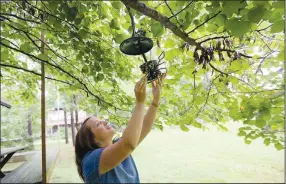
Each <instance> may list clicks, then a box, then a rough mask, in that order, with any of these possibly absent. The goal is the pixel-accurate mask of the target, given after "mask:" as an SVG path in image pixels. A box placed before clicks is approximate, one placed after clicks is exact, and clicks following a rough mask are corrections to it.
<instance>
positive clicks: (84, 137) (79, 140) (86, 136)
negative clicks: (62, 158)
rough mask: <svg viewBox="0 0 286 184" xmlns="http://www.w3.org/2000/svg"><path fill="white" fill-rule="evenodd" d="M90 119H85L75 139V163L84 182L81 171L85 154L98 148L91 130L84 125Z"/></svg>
mask: <svg viewBox="0 0 286 184" xmlns="http://www.w3.org/2000/svg"><path fill="white" fill-rule="evenodd" d="M90 118H91V117H89V118H87V119H86V120H85V121H84V122H83V123H82V126H81V127H80V128H79V130H78V132H77V134H76V138H75V162H76V166H77V171H78V174H79V176H80V177H81V179H82V180H83V181H85V178H84V175H83V171H82V160H83V158H84V156H85V154H86V153H87V152H89V151H91V150H94V149H97V148H99V146H98V145H96V144H95V141H94V138H95V137H94V135H93V133H92V131H91V129H90V128H89V127H88V126H87V125H86V122H87V121H88V120H89V119H90Z"/></svg>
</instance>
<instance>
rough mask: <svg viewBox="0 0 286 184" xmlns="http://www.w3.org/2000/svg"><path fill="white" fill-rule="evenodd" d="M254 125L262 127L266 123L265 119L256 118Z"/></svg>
mask: <svg viewBox="0 0 286 184" xmlns="http://www.w3.org/2000/svg"><path fill="white" fill-rule="evenodd" d="M255 125H256V126H257V127H259V128H263V127H264V126H265V125H266V121H265V120H264V119H257V120H256V122H255Z"/></svg>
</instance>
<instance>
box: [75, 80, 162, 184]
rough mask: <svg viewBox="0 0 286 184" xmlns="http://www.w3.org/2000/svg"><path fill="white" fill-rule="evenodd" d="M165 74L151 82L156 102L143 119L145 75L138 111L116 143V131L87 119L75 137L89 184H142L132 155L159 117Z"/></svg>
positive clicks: (137, 91) (139, 87) (80, 168)
mask: <svg viewBox="0 0 286 184" xmlns="http://www.w3.org/2000/svg"><path fill="white" fill-rule="evenodd" d="M165 76H166V75H163V76H162V77H161V78H160V79H159V80H157V81H154V82H152V93H153V101H152V103H151V105H150V106H149V109H148V111H147V113H146V115H145V116H144V106H145V100H146V85H147V79H146V76H144V77H142V78H141V80H140V81H138V82H137V83H136V85H135V89H134V92H135V97H136V103H135V109H134V111H133V114H132V116H131V118H130V120H129V122H128V126H127V128H126V129H125V131H124V133H123V135H122V137H121V138H120V139H118V140H116V141H114V143H113V141H112V140H113V136H114V129H113V128H112V127H111V126H110V125H108V123H107V122H105V121H102V120H98V119H97V118H95V117H90V118H88V119H86V120H85V121H84V122H83V124H82V126H81V127H80V129H79V131H78V133H77V135H76V143H75V154H76V164H77V169H78V173H79V175H80V177H81V178H82V179H83V180H84V181H85V182H86V183H139V182H140V180H139V176H138V172H137V169H136V165H135V163H134V161H133V158H132V156H131V153H132V152H133V151H134V150H135V148H136V147H137V146H138V145H139V144H140V142H141V141H142V140H143V139H144V138H145V137H146V135H147V134H148V133H149V132H150V130H151V128H152V125H153V124H154V121H155V118H156V112H157V109H158V106H159V101H160V93H161V89H162V80H163V79H164V78H165Z"/></svg>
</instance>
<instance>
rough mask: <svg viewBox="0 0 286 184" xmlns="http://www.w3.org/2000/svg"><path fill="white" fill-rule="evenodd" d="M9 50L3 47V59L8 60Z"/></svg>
mask: <svg viewBox="0 0 286 184" xmlns="http://www.w3.org/2000/svg"><path fill="white" fill-rule="evenodd" d="M8 55H9V54H8V50H3V48H2V49H1V61H6V60H7V59H8Z"/></svg>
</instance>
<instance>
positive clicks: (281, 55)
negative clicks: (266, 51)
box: [278, 50, 284, 61]
mask: <svg viewBox="0 0 286 184" xmlns="http://www.w3.org/2000/svg"><path fill="white" fill-rule="evenodd" d="M278 59H279V60H281V61H284V50H281V51H280V52H279V55H278Z"/></svg>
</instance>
